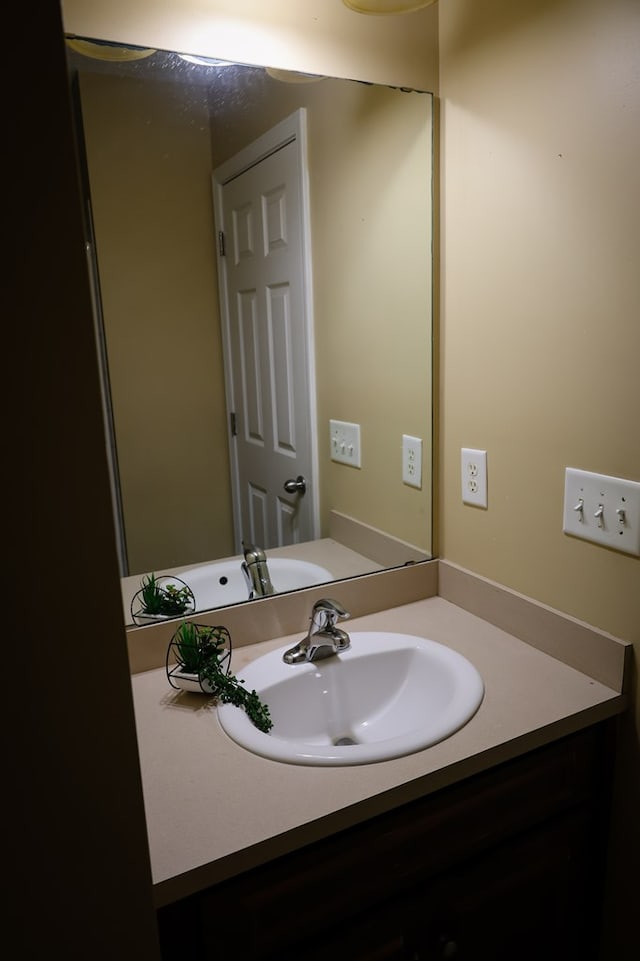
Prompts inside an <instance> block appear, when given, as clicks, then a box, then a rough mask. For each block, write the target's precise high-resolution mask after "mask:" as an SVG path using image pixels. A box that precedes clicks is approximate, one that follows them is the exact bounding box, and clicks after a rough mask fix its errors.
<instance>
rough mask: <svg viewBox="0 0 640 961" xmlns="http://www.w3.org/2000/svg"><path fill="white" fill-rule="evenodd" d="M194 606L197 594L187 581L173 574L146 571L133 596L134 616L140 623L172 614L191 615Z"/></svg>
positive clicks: (146, 622) (137, 624)
mask: <svg viewBox="0 0 640 961" xmlns="http://www.w3.org/2000/svg"><path fill="white" fill-rule="evenodd" d="M195 609H196V599H195V595H194V593H193V591H192V590H191V588H190V587H189V585H188V584H187V583H186V582H185V581H183V580H181V579H180V578H179V577H176V576H175V575H174V574H165V575H161V576H160V577H156V575H155V574H147V575H145V576H144V577H143V578H142V585H141V587H140V589H139V590H137V591H136V593H135V594H134V595H133V597H132V599H131V620H132V621H133V623H134V624H135V625H136V626H137V627H139V626H141V625H142V624H156V623H158V621H166V620H169V619H170V618H173V617H188V616H189V615H190V614H193V612H194V611H195Z"/></svg>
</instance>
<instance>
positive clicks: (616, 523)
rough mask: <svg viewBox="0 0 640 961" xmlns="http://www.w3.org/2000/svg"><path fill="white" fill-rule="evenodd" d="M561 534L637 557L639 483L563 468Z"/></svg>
mask: <svg viewBox="0 0 640 961" xmlns="http://www.w3.org/2000/svg"><path fill="white" fill-rule="evenodd" d="M562 530H563V531H564V533H565V534H571V535H572V536H573V537H580V538H582V540H585V541H593V543H594V544H600V545H602V546H604V547H610V548H612V549H613V550H615V551H622V552H623V553H625V554H633V555H634V556H636V557H640V483H639V482H638V481H631V480H624V479H623V478H622V477H608V476H607V475H606V474H592V473H590V472H589V471H584V470H577V469H576V468H575V467H567V468H566V470H565V481H564V514H563V524H562Z"/></svg>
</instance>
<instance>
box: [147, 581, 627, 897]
mask: <svg viewBox="0 0 640 961" xmlns="http://www.w3.org/2000/svg"><path fill="white" fill-rule="evenodd" d="M350 630H352V631H354V632H355V631H361V630H367V631H392V632H404V633H408V634H417V635H419V636H422V637H428V638H431V639H432V640H435V641H439V642H440V643H443V644H446V645H448V646H450V647H451V648H453V649H454V650H457V651H459V652H460V653H461V654H463V655H464V656H465V657H467V658H468V659H469V660H470V661H471V662H472V663H473V664H474V665H475V666H476V668H477V669H478V670H479V672H480V674H481V675H482V677H483V680H484V684H485V695H484V700H483V702H482V704H481V705H480V708H479V710H478V711H477V713H476V714H475V715H474V717H473V718H472V719H471V720H470V721H469V722H468V723H467V724H466V725H465V726H464V727H463V728H461V729H460V730H459V731H457V732H456V733H455V734H453V735H452V736H451V737H449V738H447V739H446V740H444V741H442V742H440V743H439V744H435V745H433V746H432V747H430V748H427V749H425V750H423V751H419V752H417V753H415V754H411V755H408V756H406V757H403V758H396V759H394V760H390V761H383V762H378V763H375V764H365V765H354V766H350V767H310V766H302V765H294V764H284V763H281V762H278V761H271V760H268V759H266V758H262V757H258V756H256V755H253V754H251V753H250V752H248V751H246V750H245V749H244V748H242V747H240V746H239V745H237V744H236V743H235V742H233V741H232V740H231V739H230V738H229V737H228V736H227V735H226V734H225V733H224V731H223V730H222V728H221V726H220V723H219V721H218V718H217V714H216V707H215V703H214V702H213V701H212V699H210V698H206V697H204V696H202V695H198V694H186V693H184V692H178V691H175V690H173V689H172V688H171V687H170V685H169V683H168V681H167V678H166V674H165V671H164V669H155V670H150V671H147V672H144V673H140V674H136V675H134V676H133V677H132V688H133V697H134V706H135V712H136V725H137V731H138V744H139V753H140V766H141V775H142V785H143V793H144V800H145V811H146V818H147V831H148V838H149V852H150V860H151V870H152V879H153V892H154V901H155V904H156V907H157V908H160V907H163V906H165V905H167V904H170V903H172V902H174V901H177V900H180V899H182V898H184V897H188V896H189V895H192V894H195V893H197V892H198V891H202V890H204V889H206V888H208V887H210V886H212V885H214V884H216V883H218V882H220V881H223V880H226V879H227V878H230V877H232V876H234V875H236V874H239V873H241V872H243V871H246V870H250V869H251V868H253V867H257V866H258V865H261V864H264V863H266V862H268V861H270V860H272V859H274V858H276V857H279V856H281V855H284V854H288V853H290V852H291V851H294V850H297V849H299V848H301V847H303V846H304V845H306V844H311V843H313V842H315V841H318V840H321V839H323V838H325V837H328V836H330V835H332V834H334V833H336V832H338V831H341V830H344V829H346V828H349V827H351V826H353V825H355V824H358V823H360V822H362V821H364V820H367V819H369V818H371V817H375V816H376V815H378V814H382V813H385V812H387V811H390V810H392V809H394V808H397V807H400V806H401V805H403V804H407V803H409V802H411V801H414V800H417V799H418V798H420V797H424V796H426V795H427V794H431V793H433V792H434V791H437V790H439V789H441V788H444V787H447V786H449V785H451V784H454V783H456V782H458V781H460V780H462V779H464V778H466V777H469V776H472V775H473V774H477V773H479V772H481V771H484V770H487V769H489V768H491V767H493V766H495V765H497V764H499V763H501V762H503V761H507V760H510V759H512V758H515V757H517V756H519V755H522V754H524V753H526V752H528V751H530V750H534V749H535V748H537V747H541V746H543V745H545V744H549V743H551V742H552V741H554V740H557V739H559V738H561V737H563V736H565V735H568V734H571V733H574V732H575V731H578V730H580V729H582V728H585V727H588V726H590V725H591V724H595V723H598V722H599V721H603V720H606V719H607V718H611V717H613V716H615V715H616V714H619V713H621V712H622V711H623V710H624V708H625V704H626V698H625V696H624V694H622V693H620V691H621V690H622V678H621V684H620V690H616V689H613V688H611V687H608V686H606V685H604V684H602V683H600V682H599V681H597V680H595V679H594V678H593V677H591V676H589V675H588V674H584V673H582V672H580V671H578V670H576V669H575V668H573V667H570V666H568V665H567V664H565V663H563V662H562V661H560V660H558V659H557V658H556V657H552V656H550V655H549V654H546V653H544V652H543V651H541V650H538V649H536V647H534V646H532V645H531V644H529V643H526V642H525V641H522V640H519V639H518V638H517V637H515V636H514V635H512V634H509V633H507V632H505V631H504V630H501V629H500V628H498V627H495V626H494V625H492V624H490V623H489V622H488V621H486V620H483V619H482V618H480V617H477V616H476V615H474V614H471V613H469V612H468V611H466V610H463V609H462V608H461V607H458V606H457V605H456V604H453V603H451V602H450V601H447V600H445V599H444V598H442V597H440V596H435V597H429V598H426V599H422V600H418V601H415V602H412V603H409V604H404V605H402V606H401V607H395V608H391V609H388V610H385V611H380V612H377V613H375V614H368V615H365V616H361V617H357V618H353V619H352V620H351V621H350ZM297 640H299V637H298V636H297V635H289V636H287V637H281V638H275V639H272V640H269V641H265V642H261V643H258V644H253V645H248V646H245V647H241V648H238V649H234V653H233V662H232V670H233V671H234V673H236V674H237V676H238V677H240V678H241V677H242V668H243V667H244V666H245V665H246V664H247V663H249V661H251V660H253V659H254V658H256V657H259V656H260V655H262V654H264V653H266V652H267V651H270V650H274V649H276V648H279V647H284V646H285V645H286V646H290V645H291V644H292V643H295V642H296V641H297ZM620 643H621V644H624V642H620ZM607 656H608V654H607V652H606V651H605V650H603V657H607Z"/></svg>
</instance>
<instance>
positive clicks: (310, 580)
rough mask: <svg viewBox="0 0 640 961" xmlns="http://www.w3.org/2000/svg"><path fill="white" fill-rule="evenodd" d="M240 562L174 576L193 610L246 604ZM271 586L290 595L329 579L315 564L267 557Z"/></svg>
mask: <svg viewBox="0 0 640 961" xmlns="http://www.w3.org/2000/svg"><path fill="white" fill-rule="evenodd" d="M240 564H241V561H240V560H233V561H215V562H213V563H211V564H200V565H199V566H198V567H193V568H190V569H189V570H184V571H180V573H179V574H178V575H176V576H178V577H180V579H181V580H183V581H184V582H185V584H188V585H189V587H190V588H191V590H192V591H193V594H194V597H195V599H196V610H197V611H204V610H209V609H210V608H212V607H222V606H223V605H225V604H239V603H240V601H246V600H247V598H248V596H249V592H248V588H247V584H246V581H245V579H244V574H243V573H242V570H241V567H240ZM268 565H269V573H270V575H271V583H272V584H273V587H274V590H275V591H276V592H277V593H280V592H281V591H294V590H297V589H298V588H301V587H311V586H312V585H313V584H325V583H327V581H332V580H333V575H332V574H331V572H330V571H328V570H327V569H326V568H325V567H321V566H320V565H319V564H311V563H310V562H309V561H300V560H295V559H293V558H288V557H273V558H271V557H269V558H268Z"/></svg>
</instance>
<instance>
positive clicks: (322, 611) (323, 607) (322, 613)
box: [311, 597, 351, 630]
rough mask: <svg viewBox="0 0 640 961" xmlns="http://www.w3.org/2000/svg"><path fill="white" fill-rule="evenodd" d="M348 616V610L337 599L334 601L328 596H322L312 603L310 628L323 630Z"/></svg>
mask: <svg viewBox="0 0 640 961" xmlns="http://www.w3.org/2000/svg"><path fill="white" fill-rule="evenodd" d="M350 616H351V615H350V614H349V611H347V610H346V608H344V607H343V606H342V604H340V603H339V601H334V600H333V599H332V598H330V597H322V598H320V600H319V601H316V602H315V604H314V605H313V610H312V613H311V625H312V628H311V629H312V630H313V629H314V628H317V629H319V630H325V629H326V628H332V627H335V625H336V624H337V622H338V621H346V620H347V618H349V617H350Z"/></svg>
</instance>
